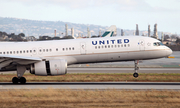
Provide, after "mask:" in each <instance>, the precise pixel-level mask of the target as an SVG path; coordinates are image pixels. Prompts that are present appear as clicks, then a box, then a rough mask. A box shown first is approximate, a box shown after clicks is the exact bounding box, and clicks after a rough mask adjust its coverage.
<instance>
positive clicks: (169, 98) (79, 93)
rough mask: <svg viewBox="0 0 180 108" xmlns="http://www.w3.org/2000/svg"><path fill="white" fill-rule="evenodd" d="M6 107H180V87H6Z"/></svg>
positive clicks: (2, 99) (1, 99) (0, 102)
mask: <svg viewBox="0 0 180 108" xmlns="http://www.w3.org/2000/svg"><path fill="white" fill-rule="evenodd" d="M0 92H1V93H0V106H1V107H2V108H3V107H7V108H9V107H20V108H22V107H24V108H25V107H30V108H31V107H36V108H41V107H44V108H46V107H58V108H59V107H61V108H70V107H73V108H74V107H76V108H79V107H80V108H81V107H82V108H84V107H88V108H95V107H96V108H102V107H103V108H104V107H107V108H114V107H120V108H122V107H123V108H124V107H125V108H142V107H143V108H152V107H156V108H170V107H173V108H179V107H180V91H156V90H147V91H133V90H103V91H102V90H101V91H100V90H59V89H38V90H6V91H0Z"/></svg>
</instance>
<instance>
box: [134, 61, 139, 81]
mask: <svg viewBox="0 0 180 108" xmlns="http://www.w3.org/2000/svg"><path fill="white" fill-rule="evenodd" d="M138 63H139V60H135V61H134V64H135V67H134V74H133V76H134V77H135V78H137V77H138V76H139V74H138V73H137V71H138V70H139V67H138Z"/></svg>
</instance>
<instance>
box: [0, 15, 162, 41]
mask: <svg viewBox="0 0 180 108" xmlns="http://www.w3.org/2000/svg"><path fill="white" fill-rule="evenodd" d="M65 24H68V34H69V35H71V28H72V27H73V28H74V33H75V36H78V33H81V35H83V36H87V27H89V29H90V31H91V35H92V36H93V35H95V36H97V35H99V30H101V34H103V33H104V32H105V30H106V29H107V28H108V27H107V26H100V25H85V24H75V23H70V22H62V21H39V20H27V19H19V18H4V17H0V31H2V32H6V33H9V34H11V33H15V34H19V33H24V34H25V36H35V37H36V38H38V37H39V36H51V37H53V36H54V30H56V31H57V36H64V35H65ZM151 30H153V29H151ZM134 31H135V30H124V34H125V35H133V33H134ZM142 34H145V35H146V34H147V31H140V35H142ZM158 34H161V33H160V32H159V33H158ZM117 35H119V36H120V35H121V29H120V28H117ZM151 35H153V32H151ZM159 36H160V35H159Z"/></svg>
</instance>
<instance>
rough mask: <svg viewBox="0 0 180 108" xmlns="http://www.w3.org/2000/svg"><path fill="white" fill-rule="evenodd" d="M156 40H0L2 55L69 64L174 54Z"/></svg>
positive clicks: (128, 37) (138, 58) (123, 38)
mask: <svg viewBox="0 0 180 108" xmlns="http://www.w3.org/2000/svg"><path fill="white" fill-rule="evenodd" d="M156 42H159V41H158V40H156V39H153V38H149V37H141V36H125V37H120V36H117V37H110V38H90V39H70V40H54V41H36V42H1V43H0V47H1V48H0V54H1V55H13V56H23V57H39V58H41V59H42V60H51V59H65V60H67V63H68V65H70V64H77V63H93V62H113V61H130V60H144V59H155V58H161V57H167V56H169V55H170V54H171V53H172V50H171V49H169V48H168V47H166V46H163V45H157V46H156V45H154V43H156ZM17 63H18V61H17ZM19 64H22V62H19ZM23 64H24V63H23ZM27 64H28V63H27Z"/></svg>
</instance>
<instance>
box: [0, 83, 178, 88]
mask: <svg viewBox="0 0 180 108" xmlns="http://www.w3.org/2000/svg"><path fill="white" fill-rule="evenodd" d="M48 88H51V89H71V90H79V89H83V90H97V89H98V90H112V89H116V90H180V83H179V82H165V83H164V82H62V83H61V82H57V83H54V82H48V83H47V82H43V83H39V82H28V83H27V84H19V85H14V84H12V83H0V90H11V89H27V90H29V89H48Z"/></svg>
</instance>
